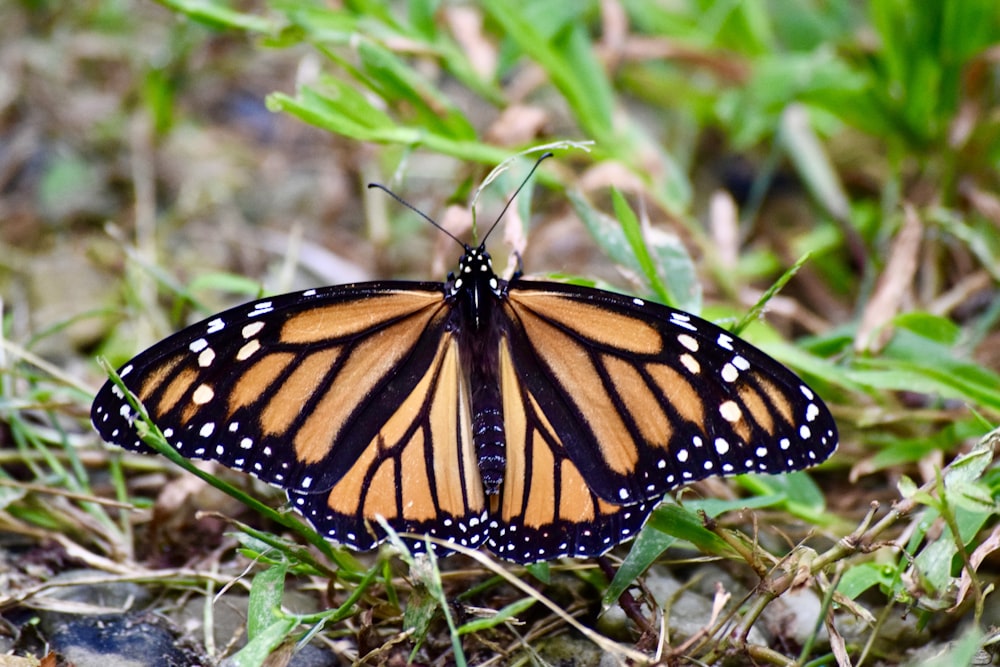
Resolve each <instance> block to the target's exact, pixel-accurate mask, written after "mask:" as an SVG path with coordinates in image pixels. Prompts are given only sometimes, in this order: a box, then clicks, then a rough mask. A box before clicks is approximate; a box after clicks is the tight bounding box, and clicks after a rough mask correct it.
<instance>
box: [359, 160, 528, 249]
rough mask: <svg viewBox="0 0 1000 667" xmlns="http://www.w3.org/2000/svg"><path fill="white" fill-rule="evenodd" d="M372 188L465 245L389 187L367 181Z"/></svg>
mask: <svg viewBox="0 0 1000 667" xmlns="http://www.w3.org/2000/svg"><path fill="white" fill-rule="evenodd" d="M536 166H537V165H536ZM532 171H534V169H532ZM372 188H378V189H379V190H381V191H382V192H384V193H386V194H387V195H389V196H390V197H392V198H393V199H395V200H396V201H398V202H399V203H400V204H402V205H403V206H405V207H406V208H408V209H410V210H411V211H413V212H414V213H416V214H417V215H419V216H420V217H421V218H423V219H424V220H426V221H427V222H429V223H431V224H432V225H434V226H435V227H437V228H438V229H440V230H441V231H442V232H444V233H445V235H446V236H449V237H450V238H451V239H453V240H454V241H455V243H457V244H458V245H460V246H462V247H463V248H465V247H467V246H466V245H465V244H464V243H462V242H461V241H460V240H459V239H458V237H457V236H455V235H454V234H452V233H451V232H449V231H448V230H447V229H445V228H444V227H442V226H441V225H439V224H438V223H437V221H436V220H434V218H432V217H430V216H429V215H427V214H426V213H424V212H423V211H421V210H420V209H419V208H417V207H416V206H414V205H413V204H411V203H410V202H408V201H406V200H405V199H403V198H402V197H400V196H399V195H397V194H396V193H395V192H393V191H392V190H390V189H389V188H387V187H385V186H384V185H382V184H381V183H369V184H368V189H369V190H370V189H372ZM518 190H520V188H518ZM504 210H506V209H504Z"/></svg>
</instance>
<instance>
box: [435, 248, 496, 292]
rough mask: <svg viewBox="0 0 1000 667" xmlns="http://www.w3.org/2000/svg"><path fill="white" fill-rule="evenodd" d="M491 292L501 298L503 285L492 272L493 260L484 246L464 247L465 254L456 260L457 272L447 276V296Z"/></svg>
mask: <svg viewBox="0 0 1000 667" xmlns="http://www.w3.org/2000/svg"><path fill="white" fill-rule="evenodd" d="M484 291H489V292H492V293H493V294H494V295H495V296H498V297H499V296H501V295H502V293H503V285H502V283H501V281H500V279H499V278H497V274H496V273H495V272H494V271H493V258H492V257H490V253H488V252H487V251H486V246H485V245H480V246H479V247H476V248H473V247H472V246H470V245H466V246H465V253H464V254H463V255H462V257H461V259H459V260H458V271H457V273H453V274H451V275H450V276H449V280H448V294H449V296H456V295H458V294H459V293H461V292H466V293H470V292H473V293H482V292H484Z"/></svg>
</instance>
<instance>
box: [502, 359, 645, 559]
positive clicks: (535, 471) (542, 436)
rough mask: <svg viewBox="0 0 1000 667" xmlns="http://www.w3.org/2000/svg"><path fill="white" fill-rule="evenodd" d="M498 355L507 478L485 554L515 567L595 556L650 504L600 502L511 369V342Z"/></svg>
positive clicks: (633, 529)
mask: <svg viewBox="0 0 1000 667" xmlns="http://www.w3.org/2000/svg"><path fill="white" fill-rule="evenodd" d="M500 349H501V351H500V357H499V365H500V378H501V382H500V384H501V393H502V396H503V414H504V424H505V430H506V433H507V438H508V439H509V441H510V442H512V443H516V444H517V446H516V447H509V448H508V451H507V474H506V476H505V480H504V483H503V488H502V491H501V495H500V496H499V498H497V497H496V496H494V497H493V498H492V499H491V500H492V507H491V514H492V516H493V521H494V525H493V526H492V530H491V533H490V538H489V546H490V549H491V550H492V551H493V552H494V553H496V554H498V555H500V556H503V557H504V558H507V559H510V560H515V561H518V562H532V561H538V560H550V559H552V558H557V557H559V556H596V555H598V554H602V553H604V552H605V551H607V550H608V549H610V548H611V547H613V546H614V545H615V544H617V543H618V542H621V541H622V540H624V539H627V538H628V537H630V536H632V535H635V534H636V533H637V532H638V531H639V529H640V528H641V527H642V524H643V523H644V522H645V520H646V517H647V515H648V514H649V512H650V511H651V510H652V508H653V505H655V503H651V504H650V503H645V502H640V503H634V504H630V505H627V506H625V505H621V504H613V503H608V502H607V501H605V500H603V499H601V498H599V497H598V496H597V494H595V493H594V491H593V490H592V489H591V486H590V484H589V480H587V479H586V478H585V476H584V475H583V474H582V473H581V471H580V469H579V468H578V467H577V465H576V464H575V462H574V461H573V460H571V459H570V457H569V455H568V453H567V451H566V447H565V445H564V443H563V438H565V437H566V436H565V434H560V433H559V432H557V430H556V429H555V428H554V427H553V424H552V423H551V422H550V421H549V420H548V418H547V416H546V414H545V412H544V411H543V410H542V409H541V407H540V406H539V402H538V400H537V398H536V397H535V396H534V395H533V394H532V392H531V390H530V388H529V386H530V385H529V384H528V383H526V382H524V381H523V376H521V375H520V373H519V371H518V369H517V368H516V367H515V364H514V361H513V359H514V357H513V354H512V352H511V341H510V340H504V341H503V342H502V343H501V348H500Z"/></svg>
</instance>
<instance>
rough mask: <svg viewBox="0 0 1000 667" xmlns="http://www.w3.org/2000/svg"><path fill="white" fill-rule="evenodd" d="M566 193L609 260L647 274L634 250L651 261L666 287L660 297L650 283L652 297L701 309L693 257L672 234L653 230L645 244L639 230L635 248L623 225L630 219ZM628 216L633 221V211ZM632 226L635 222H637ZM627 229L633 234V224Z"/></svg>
mask: <svg viewBox="0 0 1000 667" xmlns="http://www.w3.org/2000/svg"><path fill="white" fill-rule="evenodd" d="M566 196H567V197H568V198H569V200H570V204H572V206H573V209H574V210H575V211H576V213H577V215H579V216H580V220H582V221H583V224H584V225H585V226H586V227H587V231H589V232H590V235H591V236H592V237H593V238H594V240H595V241H596V242H597V244H598V245H599V246H600V247H601V249H602V250H603V251H604V252H605V253H606V254H607V255H608V257H610V258H611V259H612V261H614V262H615V263H616V264H619V265H621V266H623V267H625V268H627V269H629V270H631V271H633V272H634V273H636V274H637V275H640V276H644V277H647V278H648V277H649V276H648V275H647V273H646V271H647V270H650V264H649V263H646V266H645V268H644V267H643V265H642V264H641V263H640V260H639V258H638V256H637V254H636V253H637V252H638V253H639V254H644V255H645V257H646V259H647V260H648V261H649V262H652V271H653V274H652V275H653V276H654V277H655V278H656V279H658V280H659V281H660V286H661V288H662V289H664V290H666V298H664V297H663V296H662V295H660V294H659V292H657V291H656V289H655V288H653V286H652V285H650V289H651V290H652V293H653V294H654V295H655V296H656V298H658V299H660V300H663V301H665V302H666V303H668V304H670V305H672V306H675V307H677V308H680V309H681V310H685V311H688V312H693V313H695V314H697V313H699V312H700V311H701V284H700V283H699V282H698V275H697V271H696V270H695V266H694V261H693V260H692V259H691V256H690V254H689V253H688V252H687V249H686V248H685V247H684V245H683V244H682V243H681V242H680V241H679V240H678V239H677V238H676V237H675V236H673V235H669V234H661V233H657V234H654V235H653V239H652V243H649V244H647V243H645V241H646V240H647V239H644V238H643V237H642V235H641V231H640V235H639V237H637V238H635V241H636V242H637V243H638V245H639V246H640V249H639V250H638V251H636V250H635V249H633V246H632V243H631V242H630V240H629V237H628V236H627V234H626V232H625V226H627V225H631V224H632V222H630V221H629V220H626V221H625V223H624V224H623V223H622V222H620V221H619V220H616V219H615V218H612V217H611V216H609V215H607V214H605V213H602V212H601V211H598V210H597V209H595V208H594V207H593V206H591V204H590V202H589V201H587V199H586V198H585V197H584V196H583V195H582V194H581V193H580V192H578V191H575V190H568V191H567V192H566ZM629 210H630V209H629ZM627 217H628V214H626V218H627ZM632 220H633V221H634V214H633V216H632ZM635 226H636V227H637V226H638V223H637V222H635ZM629 233H630V234H635V228H633V229H632V230H631V231H630V232H629ZM653 257H655V261H653ZM662 276H669V277H670V279H669V281H666V282H664V281H663V279H662Z"/></svg>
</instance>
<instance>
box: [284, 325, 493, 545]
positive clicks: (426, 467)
mask: <svg viewBox="0 0 1000 667" xmlns="http://www.w3.org/2000/svg"><path fill="white" fill-rule="evenodd" d="M468 395H469V392H468V386H467V383H466V381H465V377H464V375H463V373H462V369H461V366H460V363H459V352H458V344H457V342H456V341H455V340H454V338H453V337H452V336H450V335H447V336H444V337H443V338H442V340H441V342H440V343H439V345H438V349H437V353H436V354H435V356H434V359H433V361H432V363H431V365H430V368H429V369H428V370H427V372H426V373H425V374H424V376H423V378H422V379H421V380H420V382H419V383H418V384H417V386H416V387H415V388H414V389H413V391H412V392H411V393H410V394H409V395H408V396H407V398H406V400H404V401H403V402H402V403H401V404H400V405H399V407H398V408H397V409H396V410H395V412H393V414H392V415H391V416H390V417H389V419H388V420H387V421H386V423H385V425H384V426H383V427H382V429H381V430H380V431H379V432H378V434H377V435H376V436H375V437H374V438H373V439H372V441H371V443H369V444H368V446H367V447H366V448H365V449H364V452H363V453H362V455H361V456H360V457H358V459H357V461H355V463H354V465H353V466H352V467H351V468H350V470H348V472H347V474H345V475H344V476H343V477H342V478H341V479H340V480H339V481H338V482H337V484H336V485H334V487H333V488H332V489H330V490H329V492H324V493H319V494H308V493H298V492H294V491H290V492H289V498H290V499H291V500H292V502H293V503H295V505H296V506H297V507H298V508H299V510H300V511H301V512H302V513H303V514H305V515H306V516H307V517H309V518H310V519H311V520H312V521H313V522H314V524H315V525H316V526H317V527H318V528H320V529H322V530H324V531H325V532H326V534H327V536H328V537H331V538H334V539H336V540H338V541H341V542H345V543H347V544H348V545H351V546H354V547H356V548H359V549H370V548H371V547H372V546H374V545H375V544H376V543H377V542H379V541H381V539H383V538H384V535H383V534H382V532H381V528H380V527H379V526H378V524H377V522H376V517H382V518H383V519H385V520H386V521H387V522H388V523H389V525H390V526H392V528H393V529H394V530H396V531H398V532H404V533H405V532H413V533H421V534H429V535H435V534H441V535H448V536H449V538H450V539H459V540H460V541H463V542H464V545H465V546H469V547H473V548H474V547H476V546H479V545H480V544H481V543H482V542H484V541H485V531H486V525H487V524H486V521H485V516H484V513H485V503H486V497H485V494H484V492H483V486H482V482H481V480H480V479H479V469H478V467H477V462H476V452H475V446H474V444H473V440H472V428H471V415H470V406H469V403H468ZM456 528H457V530H456ZM456 533H457V534H458V535H460V536H462V537H459V538H455V537H454V536H455V535H456ZM410 546H411V547H413V548H415V549H418V550H419V549H422V548H423V542H418V541H411V542H410Z"/></svg>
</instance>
